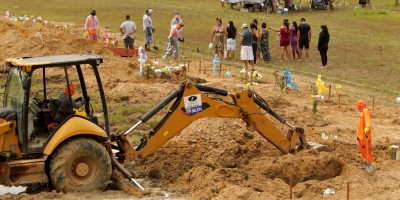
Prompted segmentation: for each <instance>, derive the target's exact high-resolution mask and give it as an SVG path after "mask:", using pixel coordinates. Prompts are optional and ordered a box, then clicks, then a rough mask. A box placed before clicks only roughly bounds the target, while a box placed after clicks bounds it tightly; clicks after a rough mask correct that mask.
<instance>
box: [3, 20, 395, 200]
mask: <svg viewBox="0 0 400 200" xmlns="http://www.w3.org/2000/svg"><path fill="white" fill-rule="evenodd" d="M70 29H73V26H70ZM0 32H2V34H1V35H0V48H1V49H2V50H3V51H2V53H1V55H0V63H1V64H0V65H2V63H4V61H5V59H6V58H10V57H21V56H40V55H50V54H60V53H94V54H100V55H102V56H104V64H102V67H101V74H102V80H103V85H104V86H105V92H106V97H107V101H109V103H108V104H109V105H111V106H110V110H114V111H115V110H117V109H118V107H117V108H115V107H112V105H119V106H130V105H136V104H139V105H146V104H153V105H154V104H156V103H158V102H159V101H161V100H162V99H163V98H164V96H166V95H167V94H168V93H169V92H170V91H171V90H173V89H175V88H177V87H178V86H179V85H180V83H181V81H183V80H184V78H182V77H176V78H172V79H143V78H139V77H138V76H137V72H138V62H137V60H136V59H134V58H120V57H117V56H114V55H112V54H111V53H110V52H109V51H108V50H106V49H104V48H103V46H102V45H101V44H98V43H93V42H91V41H89V40H87V39H86V38H83V37H82V36H81V35H80V34H71V33H76V32H77V31H65V30H60V29H57V28H55V27H48V26H43V25H40V24H36V25H32V24H29V23H22V22H19V23H10V22H6V21H0ZM42 41H43V42H42ZM195 68H196V66H193V69H195ZM227 70H229V71H232V72H236V71H239V69H237V68H233V67H231V68H229V67H228V68H227ZM187 73H188V74H187V75H188V76H187V79H186V80H191V81H198V82H204V81H207V82H208V84H209V85H210V86H213V87H218V88H223V89H227V90H229V91H235V90H242V89H245V86H244V84H243V83H240V82H239V80H238V79H235V78H225V77H220V76H212V75H211V74H210V73H208V74H200V73H197V72H195V71H190V72H187ZM3 77H4V75H3V76H2V78H3ZM303 79H307V78H304V77H303ZM310 82H311V83H312V81H310ZM94 84H95V83H91V84H89V87H91V86H94ZM273 87H274V86H273V84H272V81H266V83H263V84H258V85H256V86H254V87H253V89H254V90H255V91H256V92H257V93H259V94H260V95H261V96H263V97H264V98H265V99H266V101H267V102H268V104H269V106H270V107H271V109H273V110H274V111H275V112H277V113H279V114H280V115H281V116H282V117H284V118H285V119H287V120H288V121H289V122H290V123H292V124H295V125H297V126H300V127H303V128H304V129H305V133H306V135H307V139H308V141H314V142H318V143H322V144H325V145H327V146H328V147H330V148H331V149H332V150H333V151H331V152H318V151H316V150H313V149H310V150H304V151H301V152H299V153H298V154H295V155H292V154H285V155H284V154H282V153H281V152H280V151H279V150H278V149H277V148H276V147H274V146H273V145H272V144H270V143H269V142H268V141H267V140H265V139H264V138H263V137H262V136H261V135H260V134H258V133H257V132H256V131H252V130H248V128H247V127H246V124H245V123H244V122H243V121H242V120H241V119H221V118H206V119H200V120H197V121H195V122H194V123H192V124H191V125H190V126H188V127H187V128H185V129H184V130H183V131H182V132H181V133H180V134H179V135H177V136H175V137H174V138H173V139H171V140H170V141H169V142H167V143H166V144H165V145H164V146H163V147H161V148H160V149H159V150H158V151H157V152H155V153H154V155H151V156H149V157H147V158H144V159H137V160H135V161H134V162H132V163H125V166H126V167H127V169H128V170H130V171H131V172H132V173H133V174H134V176H135V177H136V178H137V179H138V180H139V181H140V182H141V183H142V184H143V185H144V186H145V187H146V188H149V189H148V190H150V192H149V193H147V195H146V196H145V197H144V198H145V199H146V198H147V199H165V198H169V199H179V198H181V199H286V198H289V188H290V182H292V185H293V198H304V199H317V198H324V199H344V198H346V193H347V189H346V188H347V187H346V186H347V184H348V183H349V185H350V198H351V199H396V198H398V194H399V192H400V190H399V188H400V162H399V161H394V160H390V157H389V151H388V150H387V146H389V145H391V144H400V135H399V134H398V133H399V132H400V127H399V116H400V108H394V107H391V108H389V107H384V106H380V107H378V108H376V109H375V111H374V113H373V134H374V141H373V153H374V156H375V159H376V163H375V167H376V172H375V174H374V175H372V176H370V175H368V174H366V173H365V172H364V171H363V170H362V169H359V168H358V167H359V166H360V165H361V163H362V158H361V156H360V155H359V152H358V145H357V144H356V134H355V130H356V126H357V122H358V119H359V113H358V111H356V110H355V109H354V105H353V103H348V104H347V103H344V104H342V106H341V107H340V108H339V107H338V105H337V104H336V103H332V102H321V103H320V104H319V106H318V112H317V113H313V112H312V99H311V98H310V95H311V92H308V89H307V87H308V86H306V85H299V91H301V92H299V91H289V93H288V94H286V93H281V92H279V91H275V90H274V88H273ZM348 99H349V101H350V102H355V100H354V99H350V97H349V98H348ZM164 113H165V111H164ZM137 117H138V116H136V115H135V114H132V116H127V118H128V119H130V120H128V121H133V120H134V119H133V118H136V119H137ZM268 118H269V119H270V120H271V121H272V122H273V123H274V124H275V125H276V126H277V127H278V128H279V129H280V130H281V131H282V132H283V133H285V132H286V131H287V130H288V128H287V126H285V125H283V124H281V123H280V122H278V121H277V120H275V119H273V118H272V117H271V116H268ZM177 123H179V122H177ZM132 124H133V122H132ZM128 125H130V124H128ZM150 128H151V127H147V130H145V131H149V129H150ZM145 129H146V128H145ZM113 130H118V128H117V129H113ZM322 133H325V134H326V135H327V136H328V139H326V140H325V139H323V138H321V134H322ZM132 144H133V145H138V144H139V143H138V142H133V143H132ZM326 188H333V189H334V190H335V192H336V193H335V194H334V195H329V196H324V195H323V190H324V189H326ZM82 197H84V198H92V199H98V198H132V197H131V196H129V195H127V194H125V193H123V192H122V191H116V190H112V189H110V190H107V191H104V192H99V193H96V192H93V193H85V194H74V193H72V194H64V193H57V192H56V191H50V192H46V191H42V192H40V193H37V194H20V195H11V194H6V195H3V196H0V199H43V198H63V199H76V198H82Z"/></svg>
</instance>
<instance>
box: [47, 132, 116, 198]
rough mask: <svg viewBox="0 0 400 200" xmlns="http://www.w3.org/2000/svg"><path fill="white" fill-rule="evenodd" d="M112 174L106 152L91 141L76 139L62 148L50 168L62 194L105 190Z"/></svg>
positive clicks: (54, 154) (54, 184) (51, 178)
mask: <svg viewBox="0 0 400 200" xmlns="http://www.w3.org/2000/svg"><path fill="white" fill-rule="evenodd" d="M111 172H112V165H111V159H110V157H109V154H108V153H107V151H106V149H105V148H104V146H102V145H101V144H100V143H98V142H96V141H95V140H93V139H90V138H76V139H72V140H70V141H67V142H66V143H65V144H62V146H60V147H59V148H57V149H56V151H55V153H53V155H52V158H51V161H50V165H49V176H50V180H51V183H52V184H53V186H54V187H55V189H56V190H57V191H59V192H88V191H93V190H104V189H105V188H106V187H107V184H108V182H109V181H110V177H111Z"/></svg>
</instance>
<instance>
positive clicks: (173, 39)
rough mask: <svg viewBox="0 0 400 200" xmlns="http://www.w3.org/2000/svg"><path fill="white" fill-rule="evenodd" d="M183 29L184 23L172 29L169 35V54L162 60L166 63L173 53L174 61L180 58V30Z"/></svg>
mask: <svg viewBox="0 0 400 200" xmlns="http://www.w3.org/2000/svg"><path fill="white" fill-rule="evenodd" d="M182 27H183V23H179V24H177V25H175V26H173V27H171V31H170V33H169V36H168V43H169V44H168V47H167V52H166V53H165V55H164V56H163V57H162V60H163V61H164V60H165V59H167V58H168V57H169V56H171V55H172V53H174V60H175V61H177V60H178V56H179V42H178V39H179V29H181V28H182Z"/></svg>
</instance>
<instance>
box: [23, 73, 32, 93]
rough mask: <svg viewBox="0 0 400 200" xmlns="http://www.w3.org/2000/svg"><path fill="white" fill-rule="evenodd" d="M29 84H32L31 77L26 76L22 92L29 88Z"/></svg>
mask: <svg viewBox="0 0 400 200" xmlns="http://www.w3.org/2000/svg"><path fill="white" fill-rule="evenodd" d="M31 82H32V79H31V77H28V76H27V77H26V78H25V81H24V83H23V86H22V87H23V88H24V90H27V89H28V88H29V87H30V86H31Z"/></svg>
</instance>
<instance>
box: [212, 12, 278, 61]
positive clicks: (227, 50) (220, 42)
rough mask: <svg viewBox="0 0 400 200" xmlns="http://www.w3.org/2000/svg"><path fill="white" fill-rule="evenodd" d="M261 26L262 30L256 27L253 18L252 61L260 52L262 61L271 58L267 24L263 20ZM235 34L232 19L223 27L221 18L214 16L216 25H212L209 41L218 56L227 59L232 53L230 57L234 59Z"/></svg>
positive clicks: (235, 29) (258, 56)
mask: <svg viewBox="0 0 400 200" xmlns="http://www.w3.org/2000/svg"><path fill="white" fill-rule="evenodd" d="M261 27H262V30H260V29H259V28H258V21H257V19H254V20H253V22H252V23H251V24H250V31H251V33H252V38H251V46H252V49H253V54H254V55H253V61H254V63H256V62H257V59H260V52H262V54H263V60H264V61H266V62H268V61H270V60H271V55H270V52H269V32H268V30H267V29H266V28H267V24H266V23H265V22H264V23H262V25H261ZM237 34H238V31H237V28H236V27H235V25H234V24H233V21H229V23H228V26H227V27H225V26H224V25H223V24H222V19H221V18H216V25H214V26H213V28H212V31H211V43H212V46H213V47H214V53H215V54H218V57H219V58H226V59H229V56H230V55H231V54H232V59H235V51H236V37H237Z"/></svg>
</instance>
